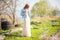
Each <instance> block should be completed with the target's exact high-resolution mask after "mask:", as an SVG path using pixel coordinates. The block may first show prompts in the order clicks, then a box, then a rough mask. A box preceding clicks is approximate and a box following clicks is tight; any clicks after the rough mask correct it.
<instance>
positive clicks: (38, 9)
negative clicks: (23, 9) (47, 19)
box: [32, 0, 51, 16]
mask: <svg viewBox="0 0 60 40" xmlns="http://www.w3.org/2000/svg"><path fill="white" fill-rule="evenodd" d="M50 12H51V7H49V5H48V3H47V0H42V1H40V2H38V3H36V4H35V5H34V6H33V8H32V13H33V14H34V15H36V16H47V15H48V13H50Z"/></svg>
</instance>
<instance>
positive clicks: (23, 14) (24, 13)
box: [21, 9, 31, 18]
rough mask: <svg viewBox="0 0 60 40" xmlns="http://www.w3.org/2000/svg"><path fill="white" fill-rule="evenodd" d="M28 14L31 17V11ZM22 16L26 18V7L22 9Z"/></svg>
mask: <svg viewBox="0 0 60 40" xmlns="http://www.w3.org/2000/svg"><path fill="white" fill-rule="evenodd" d="M28 15H29V17H31V13H30V12H29V13H28ZM21 16H22V18H26V10H25V9H22V10H21Z"/></svg>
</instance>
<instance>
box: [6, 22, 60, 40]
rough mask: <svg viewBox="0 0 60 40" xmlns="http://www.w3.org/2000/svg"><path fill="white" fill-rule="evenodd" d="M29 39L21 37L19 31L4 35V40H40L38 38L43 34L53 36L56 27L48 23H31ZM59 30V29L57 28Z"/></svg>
mask: <svg viewBox="0 0 60 40" xmlns="http://www.w3.org/2000/svg"><path fill="white" fill-rule="evenodd" d="M31 25H32V27H33V28H32V29H31V34H32V36H31V37H22V36H21V31H19V32H14V33H11V34H10V35H6V37H5V40H41V39H40V36H41V35H42V34H44V33H46V34H47V35H53V34H55V33H56V32H57V30H58V27H53V26H52V25H51V24H50V22H49V21H48V22H41V23H40V22H32V23H31ZM59 29H60V27H59Z"/></svg>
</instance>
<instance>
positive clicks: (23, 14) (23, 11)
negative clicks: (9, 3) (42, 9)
mask: <svg viewBox="0 0 60 40" xmlns="http://www.w3.org/2000/svg"><path fill="white" fill-rule="evenodd" d="M25 13H26V10H24V9H22V10H21V16H22V18H26V15H25Z"/></svg>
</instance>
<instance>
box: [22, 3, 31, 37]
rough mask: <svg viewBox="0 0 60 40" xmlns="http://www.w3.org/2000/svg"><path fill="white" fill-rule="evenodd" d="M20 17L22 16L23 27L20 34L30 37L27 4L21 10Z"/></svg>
mask: <svg viewBox="0 0 60 40" xmlns="http://www.w3.org/2000/svg"><path fill="white" fill-rule="evenodd" d="M21 12H22V13H21V15H22V18H24V27H23V31H22V36H26V37H30V36H31V30H30V17H29V5H28V4H26V5H25V7H24V8H23V10H22V11H21Z"/></svg>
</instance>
